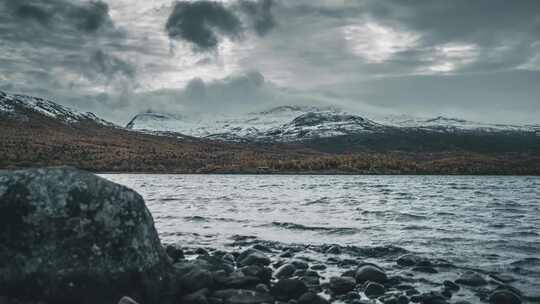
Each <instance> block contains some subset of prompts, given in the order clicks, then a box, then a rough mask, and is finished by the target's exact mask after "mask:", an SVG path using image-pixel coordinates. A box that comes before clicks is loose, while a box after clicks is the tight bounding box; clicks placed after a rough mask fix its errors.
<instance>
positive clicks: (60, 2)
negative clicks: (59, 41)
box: [0, 0, 112, 32]
mask: <svg viewBox="0 0 540 304" xmlns="http://www.w3.org/2000/svg"><path fill="white" fill-rule="evenodd" d="M0 5H3V6H4V10H5V11H4V14H6V13H7V14H8V15H11V16H12V17H14V18H18V19H20V20H23V21H30V22H37V23H39V24H40V25H42V26H45V27H48V28H54V27H57V26H63V25H68V26H71V27H73V28H75V29H78V30H80V31H85V32H95V31H97V30H99V29H100V28H101V27H104V26H111V25H112V21H111V19H110V17H109V7H108V5H107V4H106V3H104V2H102V1H92V2H87V3H77V2H73V1H65V0H49V1H32V0H18V1H13V0H0ZM7 17H8V18H9V16H7Z"/></svg>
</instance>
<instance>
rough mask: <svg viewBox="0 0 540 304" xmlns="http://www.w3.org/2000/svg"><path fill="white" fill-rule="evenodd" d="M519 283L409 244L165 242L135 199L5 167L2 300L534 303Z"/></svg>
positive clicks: (0, 218)
mask: <svg viewBox="0 0 540 304" xmlns="http://www.w3.org/2000/svg"><path fill="white" fill-rule="evenodd" d="M512 282H513V278H512V277H509V276H507V275H505V274H503V273H493V272H485V271H482V270H481V269H470V268H464V267H460V266H459V265H453V264H452V263H450V262H449V261H446V260H444V259H436V258H430V257H423V256H418V255H415V254H414V253H410V252H408V251H406V250H405V249H402V248H399V247H392V246H389V247H371V248H364V247H354V246H339V245H323V246H310V245H305V244H304V245H298V244H283V243H276V242H267V241H262V240H258V239H256V238H253V237H249V236H236V237H234V238H233V239H231V243H230V247H229V248H227V250H223V249H217V248H186V247H183V246H182V244H165V245H162V244H161V243H160V240H159V237H158V234H157V231H156V229H155V228H154V223H153V219H152V216H151V214H150V213H149V211H148V210H147V208H146V206H145V204H144V201H143V199H142V198H141V197H140V196H139V195H138V194H137V193H135V192H134V191H132V190H130V189H128V188H126V187H123V186H120V185H117V184H114V183H112V182H109V181H107V180H105V179H102V178H100V177H97V176H95V175H93V174H90V173H86V172H83V171H79V170H76V169H72V168H64V167H63V168H51V169H33V170H24V171H0V304H11V303H13V304H15V303H17V304H19V303H20V304H34V303H53V304H54V303H83V304H86V303H88V304H89V303H105V304H106V303H111V304H115V303H121V304H134V303H141V304H145V303H158V304H161V303H163V304H169V303H170V304H172V303H185V304H207V303H210V304H220V303H224V304H263V303H269V304H270V303H291V304H294V303H296V304H310V303H311V304H319V303H320V304H324V303H351V304H360V303H390V304H407V303H424V304H444V303H461V304H465V303H491V304H520V303H527V302H530V303H533V302H534V301H537V300H539V299H530V298H527V297H526V296H525V295H523V294H522V292H520V291H519V290H517V289H516V288H514V287H512V286H511V283H512Z"/></svg>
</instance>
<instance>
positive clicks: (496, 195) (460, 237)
mask: <svg viewBox="0 0 540 304" xmlns="http://www.w3.org/2000/svg"><path fill="white" fill-rule="evenodd" d="M102 176H104V177H106V178H107V179H110V180H112V181H115V182H117V183H120V184H124V185H126V186H128V187H130V188H132V189H134V190H136V191H138V192H139V193H140V194H141V195H142V196H143V197H144V198H145V200H146V203H147V205H148V208H149V209H150V211H151V212H152V214H153V216H154V220H155V223H156V226H157V229H158V231H159V233H160V236H161V238H162V241H163V242H164V243H180V244H182V245H184V246H205V247H206V246H211V247H218V248H219V247H222V246H225V245H226V244H227V243H230V242H231V237H232V236H235V235H241V236H256V237H257V238H259V239H262V240H272V241H279V242H284V243H301V244H340V245H354V246H389V245H392V246H398V247H402V248H404V249H407V250H409V251H412V252H415V253H419V254H423V255H426V256H430V257H436V258H444V259H447V260H449V261H451V262H452V263H455V264H459V265H464V266H468V267H475V268H479V269H484V270H486V271H497V272H500V273H505V274H507V275H510V276H512V277H514V278H515V279H517V281H516V282H515V283H513V285H514V286H516V287H518V288H520V289H521V290H522V291H524V292H525V293H526V294H528V295H529V296H534V297H540V178H538V177H472V176H459V177H457V176H306V175H301V176H295V175H286V176H278V175H254V176H251V175H131V174H117V175H116V174H115V175H102Z"/></svg>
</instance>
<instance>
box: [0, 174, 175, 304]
mask: <svg viewBox="0 0 540 304" xmlns="http://www.w3.org/2000/svg"><path fill="white" fill-rule="evenodd" d="M169 266H170V265H169V261H168V257H167V255H166V253H165V251H164V250H163V248H162V247H161V244H160V241H159V238H158V235H157V232H156V229H155V228H154V222H153V219H152V216H151V215H150V212H149V211H148V210H147V208H146V206H145V204H144V201H143V199H142V197H141V196H140V195H138V194H137V193H135V192H134V191H132V190H130V189H128V188H126V187H124V186H120V185H118V184H115V183H112V182H110V181H107V180H105V179H103V178H100V177H97V176H96V175H93V174H90V173H86V172H83V171H80V170H76V169H73V168H67V167H62V168H50V169H31V170H21V171H0V294H6V295H9V296H13V297H21V296H23V297H30V298H34V299H41V300H48V301H50V302H60V303H62V302H68V303H69V302H77V303H100V302H101V303H116V302H117V301H118V299H120V298H121V297H122V296H124V295H128V296H131V297H133V298H135V299H143V300H148V301H155V300H156V299H157V297H158V294H159V293H160V292H161V291H162V287H163V286H164V284H165V281H166V279H167V278H166V276H167V274H168V271H169Z"/></svg>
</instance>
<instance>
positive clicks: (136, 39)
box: [0, 0, 540, 124]
mask: <svg viewBox="0 0 540 304" xmlns="http://www.w3.org/2000/svg"><path fill="white" fill-rule="evenodd" d="M0 90H3V91H7V92H12V93H22V94H29V95H35V96H40V97H47V98H50V99H52V100H54V101H56V102H58V103H61V104H63V105H67V106H70V107H73V108H75V109H78V110H81V111H92V112H94V113H96V114H97V115H99V116H101V117H103V118H105V119H108V120H111V121H113V122H116V123H119V124H125V123H126V122H127V121H129V120H130V118H131V117H132V116H133V115H135V114H137V113H140V112H144V111H157V112H168V113H174V114H186V113H217V114H220V113H229V112H245V111H253V110H257V109H265V108H269V107H272V106H280V105H292V104H294V105H333V106H336V107H340V108H343V109H345V110H350V111H355V112H357V113H360V114H361V113H362V112H366V113H367V112H370V113H372V112H377V113H387V114H408V115H417V116H439V115H443V116H448V117H459V118H465V119H470V120H477V121H483V122H501V123H540V119H539V118H538V117H540V2H539V1H538V0H516V1H508V0H408V1H403V0H227V1H206V0H199V1H171V0H152V1H149V0H96V1H85V0H80V1H77V0H0Z"/></svg>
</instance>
